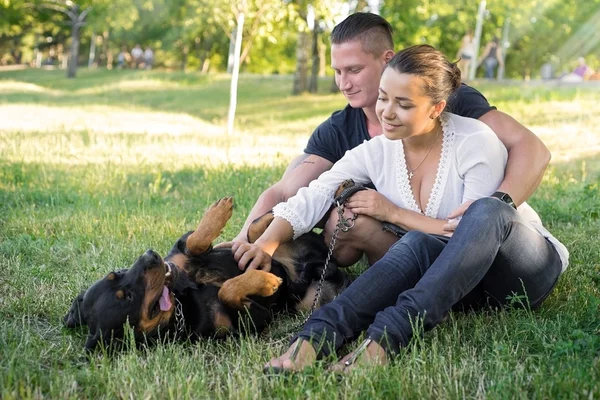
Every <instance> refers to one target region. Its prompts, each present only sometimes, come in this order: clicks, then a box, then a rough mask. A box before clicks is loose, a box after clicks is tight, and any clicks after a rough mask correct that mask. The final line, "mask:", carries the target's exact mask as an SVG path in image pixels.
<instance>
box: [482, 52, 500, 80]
mask: <svg viewBox="0 0 600 400" xmlns="http://www.w3.org/2000/svg"><path fill="white" fill-rule="evenodd" d="M497 66H498V60H496V59H495V58H493V57H488V58H486V59H485V60H483V68H485V78H486V79H494V73H495V72H496V67H497Z"/></svg>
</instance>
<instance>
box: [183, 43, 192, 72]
mask: <svg viewBox="0 0 600 400" xmlns="http://www.w3.org/2000/svg"><path fill="white" fill-rule="evenodd" d="M189 52H190V48H189V47H188V46H186V45H184V46H183V51H182V54H181V70H182V71H184V72H185V67H186V66H187V58H188V53H189Z"/></svg>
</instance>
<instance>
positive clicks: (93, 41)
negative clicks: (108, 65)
mask: <svg viewBox="0 0 600 400" xmlns="http://www.w3.org/2000/svg"><path fill="white" fill-rule="evenodd" d="M95 60H96V32H92V38H91V39H90V55H89V57H88V68H92V67H93V66H94V62H95Z"/></svg>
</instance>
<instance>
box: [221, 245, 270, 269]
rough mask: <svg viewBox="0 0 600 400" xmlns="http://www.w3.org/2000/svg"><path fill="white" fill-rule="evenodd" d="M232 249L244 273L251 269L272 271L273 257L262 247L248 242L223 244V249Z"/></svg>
mask: <svg viewBox="0 0 600 400" xmlns="http://www.w3.org/2000/svg"><path fill="white" fill-rule="evenodd" d="M227 247H231V252H232V253H233V258H234V259H235V260H236V261H237V262H238V267H239V269H241V270H242V271H244V270H246V271H247V270H249V269H261V270H263V271H266V272H269V271H271V256H270V255H269V254H267V253H266V252H265V251H264V250H263V249H262V248H261V247H260V246H258V245H256V244H254V243H252V244H250V243H248V242H227V243H221V248H227Z"/></svg>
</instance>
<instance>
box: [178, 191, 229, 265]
mask: <svg viewBox="0 0 600 400" xmlns="http://www.w3.org/2000/svg"><path fill="white" fill-rule="evenodd" d="M232 209H233V198H232V197H224V198H222V199H220V200H218V201H217V202H216V203H214V204H213V205H212V206H210V208H209V209H208V210H207V211H206V212H205V213H204V217H202V220H201V221H200V224H199V225H198V228H196V230H195V231H194V232H193V233H192V234H191V235H190V236H188V238H187V240H186V249H187V252H188V253H189V254H190V255H198V254H202V253H204V252H205V251H206V250H208V249H209V248H210V246H211V244H212V242H213V240H215V239H216V238H217V237H218V236H219V235H220V234H221V231H222V230H223V228H224V227H225V224H226V223H227V221H229V219H230V218H231V214H232V212H233V211H232Z"/></svg>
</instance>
